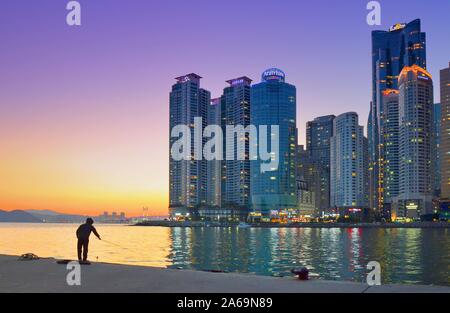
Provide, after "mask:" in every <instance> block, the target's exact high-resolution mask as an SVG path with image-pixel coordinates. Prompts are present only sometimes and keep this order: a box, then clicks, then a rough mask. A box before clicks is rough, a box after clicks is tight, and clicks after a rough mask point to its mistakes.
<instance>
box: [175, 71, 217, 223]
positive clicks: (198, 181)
mask: <svg viewBox="0 0 450 313" xmlns="http://www.w3.org/2000/svg"><path fill="white" fill-rule="evenodd" d="M200 79H201V77H200V76H199V75H197V74H194V73H191V74H188V75H184V76H180V77H177V78H176V80H177V82H176V83H175V84H174V85H173V86H172V91H171V92H170V117H169V126H170V131H172V129H173V128H174V127H175V126H177V125H187V126H188V127H189V128H190V129H191V130H192V129H193V128H194V122H195V120H194V119H195V118H197V117H201V118H202V124H201V125H200V127H201V130H202V131H203V130H204V128H205V126H206V122H207V111H208V106H209V105H210V101H211V94H210V92H209V91H207V90H205V89H202V88H200ZM191 133H193V132H191ZM194 139H195V138H194V136H193V135H191V153H190V154H191V155H194V152H195V144H194ZM177 140H178V138H175V137H172V136H171V134H169V141H170V148H171V147H172V145H173V143H174V142H175V141H177ZM205 142H206V139H205V138H202V146H203V145H204V144H205ZM169 152H170V151H169ZM206 185H207V161H205V160H194V159H191V160H174V159H173V158H172V154H171V153H169V213H170V215H171V216H172V217H175V216H177V217H181V216H186V217H187V216H191V217H192V216H196V215H197V214H198V209H199V208H200V207H202V206H204V205H206V198H207V197H206Z"/></svg>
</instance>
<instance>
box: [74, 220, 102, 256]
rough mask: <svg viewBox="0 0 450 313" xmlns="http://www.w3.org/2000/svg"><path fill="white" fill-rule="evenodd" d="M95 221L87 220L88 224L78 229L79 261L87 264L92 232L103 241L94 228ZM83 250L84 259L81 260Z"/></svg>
mask: <svg viewBox="0 0 450 313" xmlns="http://www.w3.org/2000/svg"><path fill="white" fill-rule="evenodd" d="M92 224H94V220H93V219H92V218H90V217H89V218H88V219H86V223H84V224H82V225H80V227H78V229H77V238H78V244H77V250H78V261H80V262H81V261H82V262H86V261H87V255H88V246H89V236H90V235H91V232H93V233H94V235H95V236H97V238H98V239H99V240H101V238H100V235H99V234H98V233H97V230H96V229H95V227H94V226H92ZM82 250H83V259H82V258H81V251H82Z"/></svg>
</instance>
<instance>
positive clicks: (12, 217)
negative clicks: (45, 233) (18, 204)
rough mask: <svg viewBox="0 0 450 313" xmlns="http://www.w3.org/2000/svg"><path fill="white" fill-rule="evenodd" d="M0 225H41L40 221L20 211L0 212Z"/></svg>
mask: <svg viewBox="0 0 450 313" xmlns="http://www.w3.org/2000/svg"><path fill="white" fill-rule="evenodd" d="M0 223H42V220H41V219H39V218H37V217H36V216H33V215H32V214H30V213H28V212H25V211H21V210H15V211H11V212H7V211H3V210H0Z"/></svg>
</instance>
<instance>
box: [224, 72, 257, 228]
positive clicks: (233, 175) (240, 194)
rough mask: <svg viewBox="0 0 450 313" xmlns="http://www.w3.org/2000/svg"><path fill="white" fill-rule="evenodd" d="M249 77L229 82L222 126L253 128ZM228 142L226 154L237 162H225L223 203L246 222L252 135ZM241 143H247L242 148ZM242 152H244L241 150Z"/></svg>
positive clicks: (232, 160)
mask: <svg viewBox="0 0 450 313" xmlns="http://www.w3.org/2000/svg"><path fill="white" fill-rule="evenodd" d="M251 82H252V80H251V79H250V78H248V77H245V76H244V77H239V78H236V79H231V80H228V81H227V83H228V84H229V86H228V87H226V88H225V89H224V90H223V95H222V123H223V129H224V130H225V129H226V126H227V125H228V126H232V127H236V126H242V127H244V128H246V127H247V126H249V125H250V109H251V105H250V84H251ZM235 137H236V138H233V140H232V141H230V140H227V141H226V150H224V151H230V149H232V150H233V151H234V152H235V155H234V156H233V158H231V159H229V158H228V157H227V158H226V160H224V161H223V162H224V174H225V175H224V177H225V181H224V184H223V186H224V188H223V190H222V195H223V198H222V203H223V205H224V206H225V207H227V208H229V209H231V210H232V212H233V215H235V217H240V218H241V219H242V218H245V217H247V215H248V213H249V208H250V158H249V144H250V140H249V133H248V132H245V133H244V135H243V136H242V137H240V138H237V135H236V136H235ZM239 142H241V143H243V144H242V145H240V144H239ZM239 149H241V150H239ZM238 153H243V155H244V156H245V160H239V158H238V156H237V154H238Z"/></svg>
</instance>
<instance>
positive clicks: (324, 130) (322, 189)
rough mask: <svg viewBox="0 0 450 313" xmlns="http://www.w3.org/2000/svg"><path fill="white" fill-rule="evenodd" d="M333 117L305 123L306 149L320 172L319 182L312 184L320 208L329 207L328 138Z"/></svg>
mask: <svg viewBox="0 0 450 313" xmlns="http://www.w3.org/2000/svg"><path fill="white" fill-rule="evenodd" d="M334 118H335V116H334V115H327V116H321V117H317V118H315V119H314V120H313V121H309V122H308V123H307V124H306V149H307V151H308V152H309V154H310V156H311V160H312V162H313V163H314V164H316V169H317V171H319V172H320V173H319V177H320V180H319V182H318V183H317V184H314V185H313V187H314V191H315V196H316V200H315V202H316V205H317V207H318V209H320V210H328V209H329V208H330V139H331V137H332V136H333V120H334Z"/></svg>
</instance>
